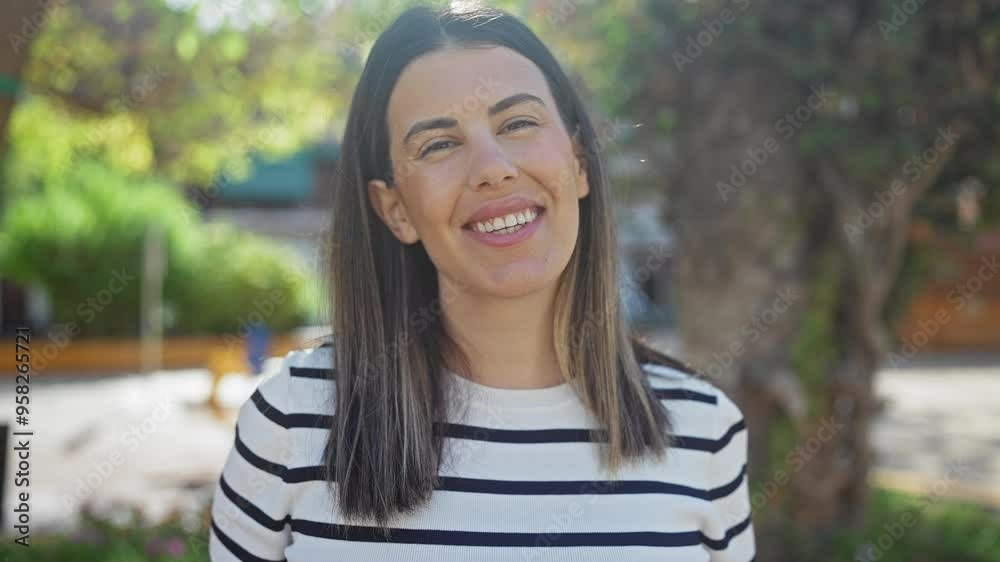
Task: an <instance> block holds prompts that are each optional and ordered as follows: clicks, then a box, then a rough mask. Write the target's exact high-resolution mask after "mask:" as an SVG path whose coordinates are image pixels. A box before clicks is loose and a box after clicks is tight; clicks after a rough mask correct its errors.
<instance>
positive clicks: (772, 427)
mask: <svg viewBox="0 0 1000 562" xmlns="http://www.w3.org/2000/svg"><path fill="white" fill-rule="evenodd" d="M540 4H544V3H542V2H540ZM611 5H612V6H613V9H615V10H617V11H618V13H619V14H618V16H617V17H616V18H615V19H616V20H617V23H615V24H613V25H612V24H610V23H602V22H603V21H604V20H603V19H597V20H592V19H589V18H580V17H578V16H579V14H576V13H575V12H577V11H578V10H585V9H586V8H588V7H589V4H588V3H586V2H563V3H549V6H548V9H547V10H545V15H546V19H547V20H548V21H549V22H550V23H551V24H553V25H564V26H567V27H568V29H567V30H565V32H564V35H567V36H575V40H576V41H579V42H584V43H586V42H590V41H593V40H594V39H595V38H598V39H599V38H601V37H602V36H603V34H609V33H610V34H611V38H610V39H608V40H607V41H608V42H613V41H614V39H613V38H614V37H616V36H617V33H618V32H617V31H615V28H616V27H617V26H620V25H627V26H628V36H629V42H628V44H627V53H626V55H625V56H624V63H623V64H620V65H619V66H616V67H615V66H612V67H605V68H614V69H615V70H614V72H613V73H612V74H613V76H610V77H607V78H606V82H609V83H612V84H615V86H614V87H613V89H614V93H613V95H609V96H606V97H607V98H609V99H612V100H615V99H618V100H624V104H625V105H627V107H628V108H629V111H631V112H633V115H636V117H637V120H638V121H640V122H643V123H646V124H647V125H649V126H646V127H642V128H640V129H639V133H638V135H636V137H635V138H634V139H633V141H634V142H636V143H637V144H640V145H642V146H645V147H647V149H648V150H649V151H650V152H651V154H650V157H649V159H648V162H650V165H651V166H654V167H655V168H656V171H657V173H658V174H659V177H662V178H663V182H662V188H663V189H664V190H665V191H666V193H667V195H668V201H669V202H668V205H667V209H666V214H667V216H668V218H669V220H670V221H671V223H672V224H673V225H674V226H675V227H676V229H677V233H678V236H679V248H678V253H679V256H680V260H679V264H678V267H677V283H678V289H677V291H678V294H679V295H680V300H679V303H678V307H677V308H678V312H679V318H680V329H681V335H682V340H683V341H684V343H685V353H686V358H687V359H689V360H691V361H692V362H693V363H694V364H695V365H697V366H698V367H699V368H701V369H703V370H704V371H705V372H706V373H708V374H710V375H712V376H714V377H715V378H717V379H718V380H720V382H722V383H723V384H724V385H725V386H726V387H727V390H729V391H731V392H733V393H734V395H736V396H737V397H738V400H739V402H740V403H741V405H742V406H743V408H744V412H745V414H746V418H747V422H748V425H749V427H750V429H751V437H752V443H751V468H752V474H751V483H752V486H751V487H752V489H751V493H752V494H754V505H755V507H757V508H764V509H758V517H757V519H756V520H757V521H759V523H758V525H759V530H760V533H759V536H760V538H761V539H762V544H761V552H762V555H761V558H762V559H766V560H784V559H789V560H797V559H803V558H807V557H808V556H809V555H810V553H812V554H815V552H818V551H820V550H821V549H822V548H824V547H825V544H826V543H825V542H824V538H826V537H830V536H832V534H833V532H834V531H836V530H837V529H839V528H841V527H843V526H848V525H855V526H856V525H860V524H862V523H863V520H864V513H865V507H866V499H867V493H868V487H867V476H868V471H869V468H870V466H871V463H872V454H871V449H870V442H869V431H870V424H871V420H872V417H873V415H874V414H875V413H876V412H877V409H878V405H877V404H876V401H875V399H874V393H873V375H874V373H875V371H876V369H877V367H878V366H879V365H880V364H881V362H882V361H883V359H884V358H885V357H886V352H887V351H888V346H889V341H888V338H887V337H886V334H885V330H884V326H885V323H884V318H883V313H884V309H885V306H886V303H887V301H888V300H889V298H890V296H891V293H892V292H893V290H894V287H896V286H897V281H898V277H899V272H900V267H901V263H902V261H903V255H904V251H905V249H906V247H907V240H908V232H909V228H910V223H911V219H912V217H913V213H914V209H915V207H916V204H917V203H918V202H919V201H921V199H922V198H923V197H924V196H925V195H926V194H927V193H928V191H930V190H931V189H932V188H935V187H939V186H940V185H941V184H942V183H943V182H950V180H951V179H954V178H961V177H966V176H973V177H980V178H982V181H983V183H984V184H986V185H989V184H994V185H995V183H996V182H997V181H998V180H1000V165H998V162H1000V159H997V158H996V156H998V155H997V142H996V141H997V138H998V136H1000V79H998V78H1000V76H998V75H1000V13H998V4H997V3H996V2H990V1H986V0H983V1H963V2H961V3H959V4H950V3H949V4H940V3H937V4H935V3H930V2H928V3H924V2H920V1H917V0H898V1H896V2H890V1H879V2H868V1H850V0H839V1H836V2H813V1H809V2H781V1H778V0H756V1H754V2H752V3H751V1H750V0H732V1H700V2H681V1H662V0H657V1H647V2H643V3H638V4H632V3H630V2H615V3H611ZM607 9H609V8H608V7H606V6H605V7H604V8H601V9H600V10H599V11H606V10H607ZM581 19H584V20H587V21H586V22H581V21H580V20H581ZM625 22H627V23H625ZM612 56H618V55H617V54H614V55H612ZM665 137H666V138H669V139H670V140H671V142H670V143H669V144H664V143H663V142H662V139H664V138H665ZM939 189H940V187H939ZM947 189H952V188H951V187H950V186H949V187H947ZM987 199H988V200H992V199H991V198H990V197H987ZM824 427H825V428H826V429H825V430H824V429H823V428H824ZM816 436H819V437H821V438H822V441H816V440H815V439H814V440H813V442H817V443H821V446H820V447H818V449H814V448H812V447H811V448H809V449H808V450H806V449H804V448H803V447H802V446H803V445H804V444H806V443H808V439H809V438H810V437H816ZM785 478H788V481H787V482H783V480H784V479H785ZM765 505H766V507H765ZM796 531H798V532H796Z"/></svg>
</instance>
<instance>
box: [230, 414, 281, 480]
mask: <svg viewBox="0 0 1000 562" xmlns="http://www.w3.org/2000/svg"><path fill="white" fill-rule="evenodd" d="M235 448H236V452H237V453H239V454H240V456H241V457H243V459H244V460H246V461H247V462H248V463H250V464H251V465H253V466H254V467H255V468H257V469H258V470H262V471H264V472H267V473H269V474H273V475H275V476H277V477H278V478H281V479H282V480H284V479H285V472H286V469H285V467H284V466H282V465H280V464H278V463H276V462H271V461H269V460H267V459H265V458H263V457H261V456H259V455H257V454H256V453H254V452H253V451H251V450H250V448H249V447H247V446H246V444H245V443H243V440H242V439H240V426H239V424H237V425H236V443H235Z"/></svg>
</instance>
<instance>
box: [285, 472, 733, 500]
mask: <svg viewBox="0 0 1000 562" xmlns="http://www.w3.org/2000/svg"><path fill="white" fill-rule="evenodd" d="M282 470H284V474H285V482H287V483H289V484H302V483H306V482H322V481H323V480H324V476H323V475H324V472H323V471H324V467H323V466H321V465H316V466H303V467H299V468H285V467H282ZM438 479H439V481H440V484H439V485H438V486H435V487H434V489H435V490H442V491H446V492H466V493H476V494H497V495H511V496H519V495H520V496H527V495H538V496H561V495H563V496H564V495H574V494H580V495H590V494H596V495H605V494H606V495H624V494H669V495H675V496H687V497H692V498H697V499H701V500H711V499H717V498H714V497H713V494H716V496H717V497H724V496H726V495H728V494H727V493H719V491H720V490H724V489H726V488H729V487H730V486H732V485H733V484H732V483H730V484H726V485H725V486H723V487H721V488H716V489H715V490H704V489H701V488H694V487H691V486H684V485H681V484H673V483H670V482H658V481H655V480H490V479H480V478H462V477H457V476H439V477H438ZM741 479H742V473H741V476H740V477H738V478H737V479H736V480H735V483H736V486H737V487H738V486H739V483H740V480H741Z"/></svg>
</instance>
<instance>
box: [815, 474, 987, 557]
mask: <svg viewBox="0 0 1000 562" xmlns="http://www.w3.org/2000/svg"><path fill="white" fill-rule="evenodd" d="M934 499H935V498H934V497H930V496H921V497H914V496H912V495H909V494H904V493H900V492H890V491H886V490H875V491H874V492H873V493H872V499H871V504H870V506H869V510H868V514H869V515H868V524H867V525H865V527H864V528H863V529H862V530H860V531H848V532H845V533H844V534H843V535H842V536H841V538H840V539H839V541H838V546H837V548H835V549H834V552H832V555H833V556H832V557H830V558H825V559H824V560H823V562H841V561H844V560H872V561H876V560H877V561H878V562H942V561H948V562H1000V513H998V512H997V511H996V510H993V511H990V510H988V509H986V508H983V507H980V506H977V505H972V504H968V503H961V502H954V501H945V500H941V501H937V502H936V501H934ZM880 543H881V544H880ZM866 544H870V545H871V546H872V547H874V548H877V549H878V550H870V549H869V548H868V547H866V546H865V545H866Z"/></svg>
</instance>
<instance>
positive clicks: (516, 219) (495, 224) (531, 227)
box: [463, 207, 545, 246]
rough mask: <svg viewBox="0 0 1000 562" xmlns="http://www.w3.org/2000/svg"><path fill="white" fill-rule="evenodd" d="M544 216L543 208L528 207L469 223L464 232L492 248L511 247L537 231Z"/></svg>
mask: <svg viewBox="0 0 1000 562" xmlns="http://www.w3.org/2000/svg"><path fill="white" fill-rule="evenodd" d="M543 216H545V209H544V208H543V207H526V208H524V209H522V210H520V211H516V212H513V213H508V214H506V215H503V216H500V217H493V218H490V219H485V220H481V221H476V222H472V223H468V224H466V225H465V226H464V227H463V230H465V231H466V232H468V233H469V234H471V235H473V237H474V238H476V239H477V240H479V241H480V242H484V243H486V244H489V245H491V246H509V245H511V244H515V243H517V242H520V241H521V240H523V239H525V238H527V237H528V236H530V235H531V234H532V233H533V232H534V231H535V230H537V229H538V224H539V223H540V222H541V219H542V217H543Z"/></svg>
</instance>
